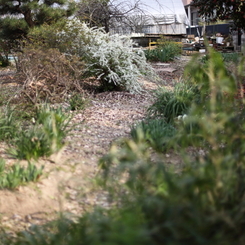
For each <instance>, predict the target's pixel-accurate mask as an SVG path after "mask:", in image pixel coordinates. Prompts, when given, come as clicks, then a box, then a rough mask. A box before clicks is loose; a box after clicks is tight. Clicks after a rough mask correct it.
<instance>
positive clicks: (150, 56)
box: [145, 41, 181, 62]
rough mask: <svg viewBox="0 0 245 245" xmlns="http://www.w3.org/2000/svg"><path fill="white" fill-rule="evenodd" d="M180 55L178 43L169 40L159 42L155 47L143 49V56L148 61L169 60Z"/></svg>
mask: <svg viewBox="0 0 245 245" xmlns="http://www.w3.org/2000/svg"><path fill="white" fill-rule="evenodd" d="M180 55H181V47H180V45H179V44H178V43H175V42H171V41H164V42H162V43H161V42H160V44H159V46H157V48H155V49H152V50H150V49H147V50H145V56H146V59H147V60H148V61H160V62H169V61H172V60H174V58H176V57H177V56H180Z"/></svg>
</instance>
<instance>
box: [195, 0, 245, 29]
mask: <svg viewBox="0 0 245 245" xmlns="http://www.w3.org/2000/svg"><path fill="white" fill-rule="evenodd" d="M193 5H194V6H196V7H197V8H198V11H199V13H200V15H202V16H205V17H206V18H208V19H210V20H213V21H216V20H218V19H219V20H226V19H230V20H233V21H234V24H235V25H236V26H237V27H238V28H243V29H245V1H244V0H193Z"/></svg>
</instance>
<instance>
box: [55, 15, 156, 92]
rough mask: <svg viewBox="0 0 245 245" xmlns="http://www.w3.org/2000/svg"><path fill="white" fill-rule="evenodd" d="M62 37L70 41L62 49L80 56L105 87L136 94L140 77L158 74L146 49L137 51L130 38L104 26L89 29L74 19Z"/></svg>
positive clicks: (140, 87)
mask: <svg viewBox="0 0 245 245" xmlns="http://www.w3.org/2000/svg"><path fill="white" fill-rule="evenodd" d="M59 40H60V41H61V42H65V43H69V42H70V43H69V45H66V50H63V51H64V52H66V53H69V54H73V55H74V54H76V55H78V56H80V57H81V58H82V59H83V60H84V62H85V66H86V74H87V75H88V76H94V77H96V78H97V79H98V80H99V81H100V82H101V85H102V88H103V89H104V90H127V91H129V92H132V93H136V92H139V91H141V89H142V86H141V83H140V81H139V79H140V77H142V76H147V77H148V78H154V76H155V73H154V72H153V69H152V68H151V67H150V65H149V64H148V63H147V62H146V58H145V55H144V52H143V51H142V50H137V51H135V50H134V49H133V42H132V40H130V38H126V37H122V36H119V35H109V34H108V33H105V32H104V30H103V29H101V28H89V27H88V26H87V25H86V24H84V23H81V22H80V21H79V20H78V19H73V20H70V21H69V22H68V24H67V26H66V28H65V30H64V31H63V32H61V33H59ZM62 46H63V47H65V45H62Z"/></svg>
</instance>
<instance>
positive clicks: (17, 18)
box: [0, 0, 75, 39]
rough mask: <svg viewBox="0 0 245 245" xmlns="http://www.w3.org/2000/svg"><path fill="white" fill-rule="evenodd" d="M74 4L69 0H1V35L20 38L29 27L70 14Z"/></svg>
mask: <svg viewBox="0 0 245 245" xmlns="http://www.w3.org/2000/svg"><path fill="white" fill-rule="evenodd" d="M74 6H75V5H74V4H73V3H72V2H71V1H69V0H18V1H16V0H0V17H1V18H0V29H1V37H4V38H8V39H16V38H19V37H20V36H23V35H25V34H26V33H27V32H28V30H29V28H32V27H34V26H40V25H42V24H44V23H53V22H56V21H57V20H59V19H61V18H63V17H68V16H70V15H71V14H72V13H73V11H74Z"/></svg>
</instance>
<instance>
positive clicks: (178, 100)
mask: <svg viewBox="0 0 245 245" xmlns="http://www.w3.org/2000/svg"><path fill="white" fill-rule="evenodd" d="M155 98H156V99H155V102H154V103H153V105H151V106H150V107H149V108H148V114H149V116H150V117H160V118H163V119H165V120H166V121H167V122H168V123H169V122H173V121H174V119H175V118H176V117H178V116H179V115H184V114H187V113H188V111H189V109H190V106H191V104H192V103H193V102H194V101H198V100H199V92H198V90H197V89H196V87H195V86H192V85H190V84H188V83H178V84H177V85H176V86H175V88H174V89H173V90H169V89H166V88H164V87H161V88H160V89H158V90H157V91H156V92H155Z"/></svg>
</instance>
